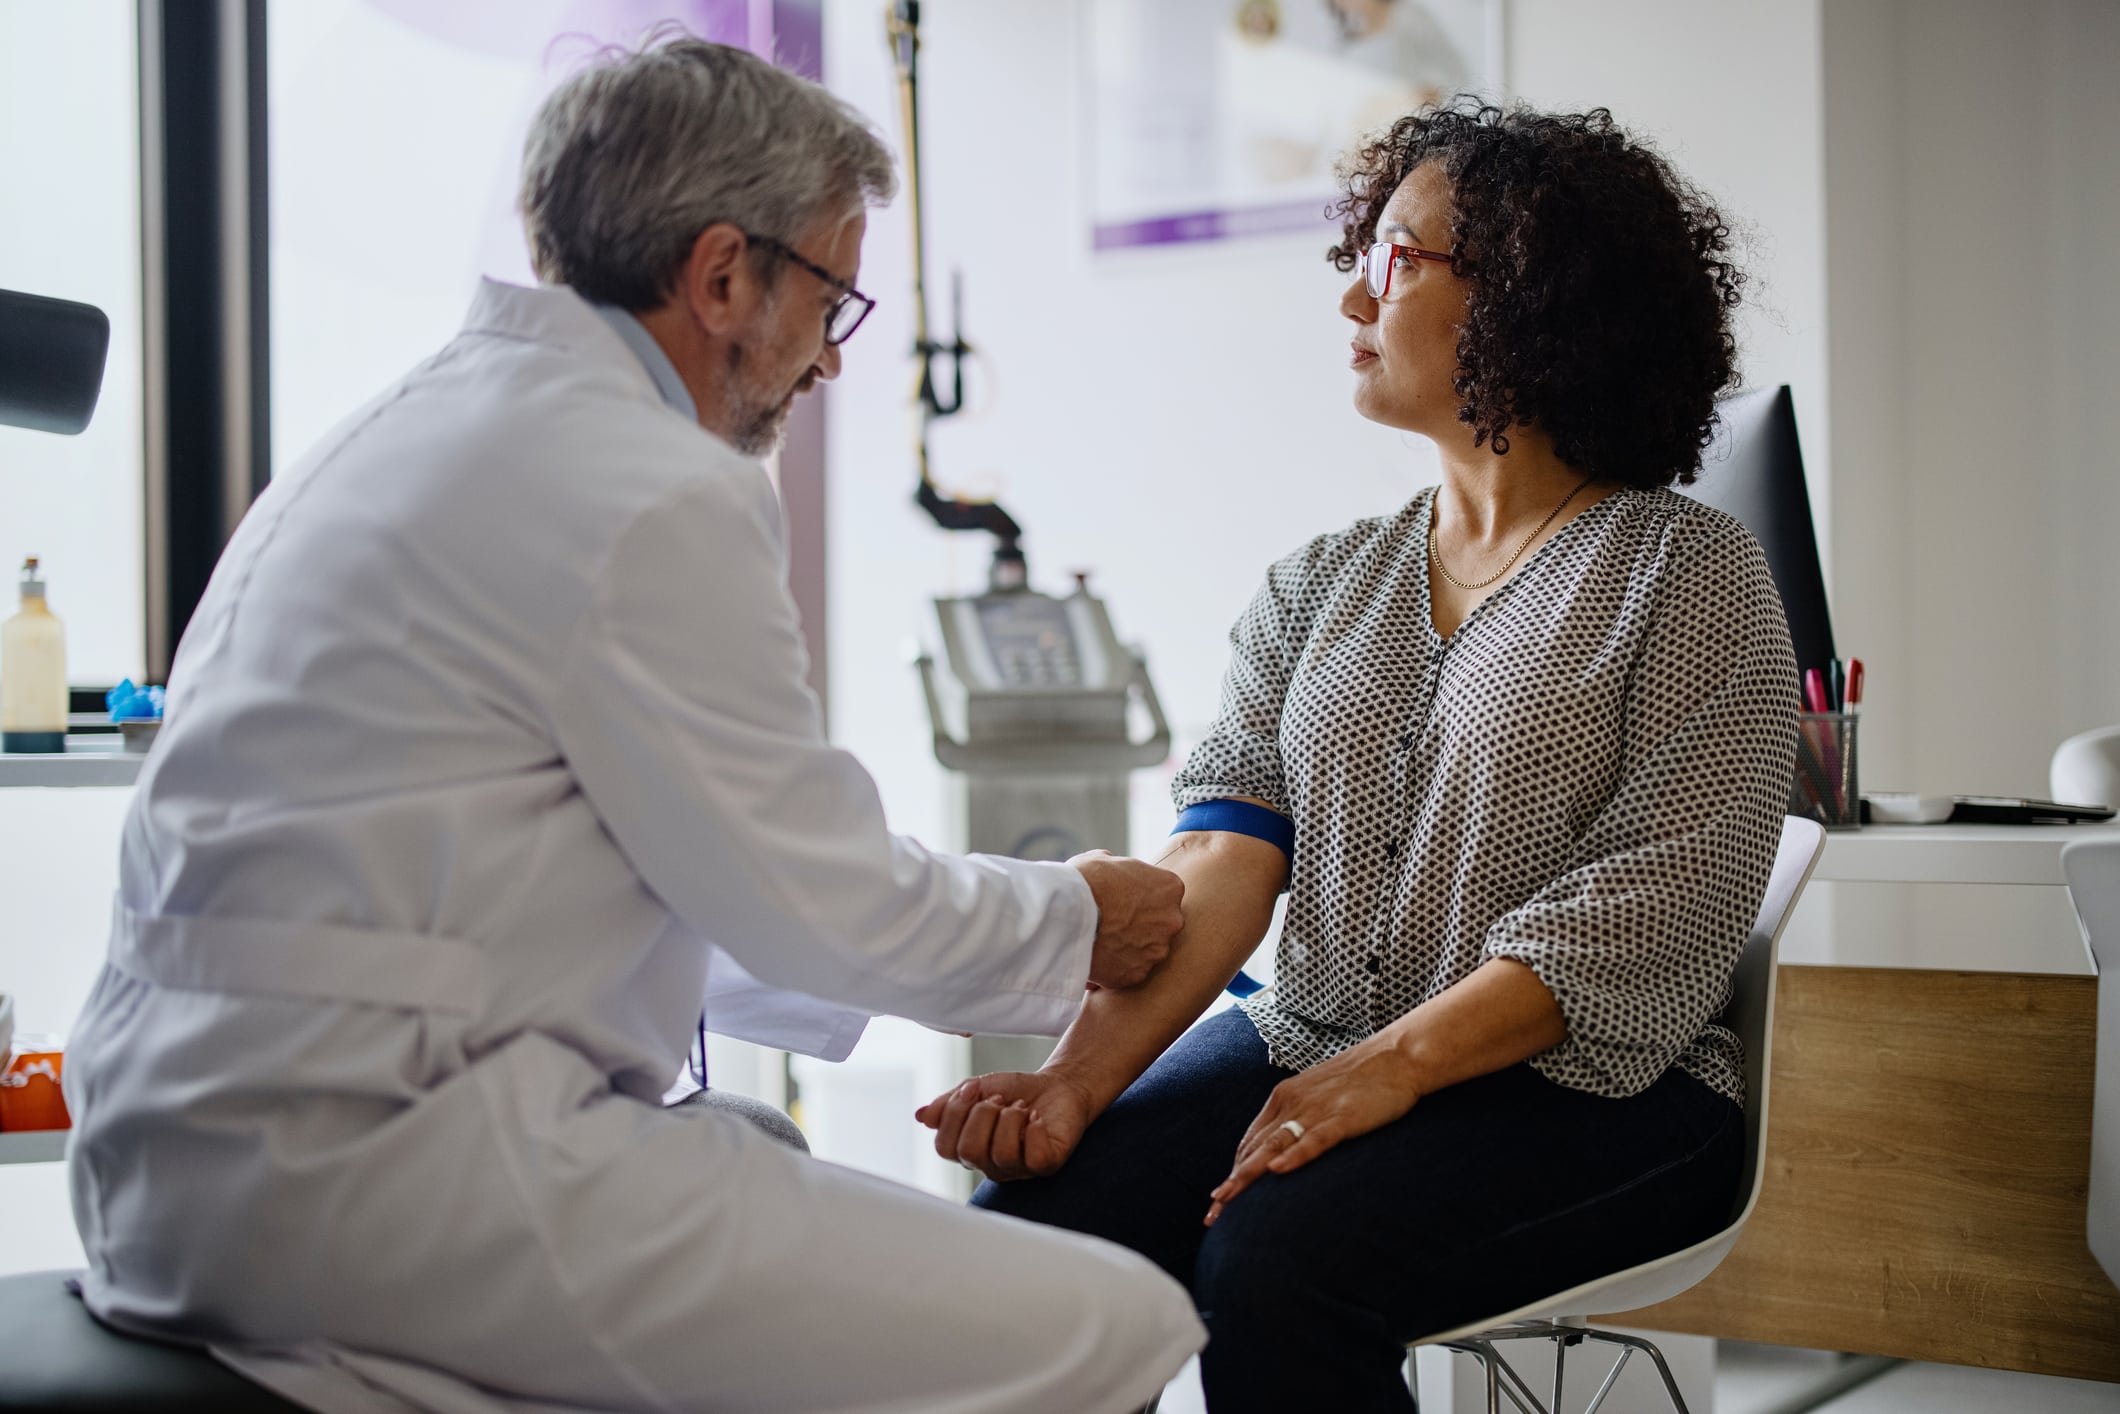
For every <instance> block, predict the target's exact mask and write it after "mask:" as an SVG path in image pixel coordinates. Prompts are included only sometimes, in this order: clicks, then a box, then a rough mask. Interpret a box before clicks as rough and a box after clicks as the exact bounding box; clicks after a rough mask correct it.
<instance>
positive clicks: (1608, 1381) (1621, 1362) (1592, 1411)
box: [1583, 1347, 1634, 1414]
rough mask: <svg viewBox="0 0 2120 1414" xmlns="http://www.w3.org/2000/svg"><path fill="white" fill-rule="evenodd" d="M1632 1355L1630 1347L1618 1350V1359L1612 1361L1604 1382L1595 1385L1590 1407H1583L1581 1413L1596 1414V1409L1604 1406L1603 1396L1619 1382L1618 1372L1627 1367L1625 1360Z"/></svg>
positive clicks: (1610, 1391)
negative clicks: (1595, 1391)
mask: <svg viewBox="0 0 2120 1414" xmlns="http://www.w3.org/2000/svg"><path fill="white" fill-rule="evenodd" d="M1633 1356H1634V1351H1633V1349H1632V1348H1631V1347H1630V1348H1623V1349H1622V1350H1621V1351H1620V1353H1619V1359H1617V1360H1615V1361H1613V1362H1612V1370H1611V1372H1610V1373H1609V1374H1607V1375H1606V1376H1605V1382H1604V1383H1603V1384H1601V1385H1599V1386H1598V1387H1597V1393H1596V1394H1595V1395H1593V1396H1591V1399H1590V1407H1589V1408H1588V1409H1585V1410H1584V1411H1583V1414H1597V1411H1598V1410H1600V1409H1602V1408H1604V1407H1605V1396H1606V1395H1608V1394H1610V1393H1612V1386H1614V1385H1616V1384H1618V1383H1619V1372H1620V1371H1621V1370H1624V1369H1626V1368H1627V1361H1628V1360H1630V1359H1632V1358H1633Z"/></svg>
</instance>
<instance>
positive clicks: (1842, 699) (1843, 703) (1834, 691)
mask: <svg viewBox="0 0 2120 1414" xmlns="http://www.w3.org/2000/svg"><path fill="white" fill-rule="evenodd" d="M1826 701H1828V702H1830V703H1832V704H1833V710H1834V711H1836V712H1845V711H1846V710H1847V709H1848V665H1847V664H1845V663H1843V662H1841V661H1840V659H1838V658H1835V659H1834V660H1833V662H1832V666H1831V667H1829V668H1828V669H1827V670H1826Z"/></svg>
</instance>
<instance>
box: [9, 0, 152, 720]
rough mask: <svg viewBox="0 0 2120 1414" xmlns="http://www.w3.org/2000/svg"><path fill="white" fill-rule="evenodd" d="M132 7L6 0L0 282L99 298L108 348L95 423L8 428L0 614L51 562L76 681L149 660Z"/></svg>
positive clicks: (124, 671)
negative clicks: (79, 429)
mask: <svg viewBox="0 0 2120 1414" xmlns="http://www.w3.org/2000/svg"><path fill="white" fill-rule="evenodd" d="M135 14H136V10H135V7H134V6H133V5H130V4H121V3H118V0H101V3H96V4H64V5H54V4H51V3H48V0H0V193H4V195H0V288H6V289H10V290H24V291H28V292H29V293H32V294H40V295H53V296H56V297H58V298H60V299H70V300H79V301H81V302H82V303H84V304H92V305H95V306H97V307H98V308H100V309H102V311H103V312H104V313H105V314H107V315H109V316H110V358H109V362H108V364H107V366H106V370H105V372H104V376H103V393H102V397H101V399H100V400H99V401H98V403H97V406H96V415H95V419H94V421H92V422H91V423H90V424H89V426H88V430H87V431H85V432H83V433H81V434H80V435H79V436H77V437H58V436H54V435H52V434H51V433H48V432H30V431H26V430H24V429H22V428H16V427H0V571H4V576H0V597H4V606H0V617H5V616H6V615H7V614H11V613H13V612H14V598H15V592H14V580H15V575H14V571H15V569H16V568H17V567H18V566H19V565H20V564H21V563H22V560H23V558H24V557H25V556H28V555H36V556H39V557H40V558H42V559H43V561H44V564H45V567H46V571H47V574H48V577H49V582H50V586H51V603H52V609H53V611H54V612H56V613H57V614H58V615H59V616H60V618H61V619H63V620H64V621H65V623H66V630H67V665H68V669H69V676H70V677H71V678H72V680H73V681H75V682H78V683H113V682H116V681H117V680H118V679H119V678H122V677H129V676H130V677H137V676H138V675H139V674H140V672H141V664H142V663H143V662H144V661H145V654H146V650H145V629H144V623H145V609H144V607H143V604H144V599H143V591H142V579H141V576H142V573H143V570H142V565H143V557H142V554H141V544H142V540H141V535H142V532H141V522H140V517H141V506H142V500H143V494H142V479H141V467H140V457H141V450H140V448H141V442H140V436H141V433H140V366H141V364H140V118H139V104H138V99H137V90H138V70H139V65H138V59H137V56H136V52H135V51H136V35H135Z"/></svg>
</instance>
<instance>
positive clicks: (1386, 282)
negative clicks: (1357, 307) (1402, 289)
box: [1362, 241, 1450, 299]
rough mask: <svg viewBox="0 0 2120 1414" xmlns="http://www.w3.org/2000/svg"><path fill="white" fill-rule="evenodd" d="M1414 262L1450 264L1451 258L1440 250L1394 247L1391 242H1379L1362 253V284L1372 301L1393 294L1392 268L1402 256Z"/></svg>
mask: <svg viewBox="0 0 2120 1414" xmlns="http://www.w3.org/2000/svg"><path fill="white" fill-rule="evenodd" d="M1402 255H1403V256H1406V257H1407V258H1409V259H1412V260H1440V261H1442V262H1443V264H1445V265H1448V264H1449V263H1450V257H1449V256H1447V255H1445V254H1443V252H1441V251H1439V250H1422V249H1421V248H1420V247H1419V246H1417V245H1393V244H1392V243H1391V242H1390V241H1378V242H1377V243H1376V244H1375V245H1373V246H1371V247H1370V248H1369V249H1368V250H1366V251H1364V252H1363V253H1362V283H1363V284H1364V285H1366V286H1367V287H1368V289H1369V297H1370V298H1371V299H1382V298H1384V296H1386V295H1388V294H1390V293H1391V267H1392V266H1394V265H1396V264H1398V258H1399V257H1400V256H1402Z"/></svg>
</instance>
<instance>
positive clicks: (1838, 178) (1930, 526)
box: [1822, 0, 2120, 972]
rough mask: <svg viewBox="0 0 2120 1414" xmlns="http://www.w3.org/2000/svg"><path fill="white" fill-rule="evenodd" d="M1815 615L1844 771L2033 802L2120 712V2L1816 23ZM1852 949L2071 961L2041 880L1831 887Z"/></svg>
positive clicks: (2070, 930) (1882, 958)
mask: <svg viewBox="0 0 2120 1414" xmlns="http://www.w3.org/2000/svg"><path fill="white" fill-rule="evenodd" d="M1822 40H1823V52H1824V60H1825V64H1824V75H1825V89H1824V113H1825V132H1826V137H1827V144H1826V184H1827V214H1828V231H1829V237H1828V245H1827V255H1828V260H1827V281H1828V292H1829V296H1830V300H1831V309H1832V313H1833V319H1832V339H1831V353H1830V360H1829V363H1830V369H1831V377H1830V390H1831V391H1830V398H1831V403H1832V408H1833V421H1832V448H1833V451H1832V455H1833V464H1834V466H1835V467H1836V468H1837V470H1838V475H1837V476H1836V477H1835V478H1834V480H1833V483H1832V487H1831V494H1832V502H1833V509H1832V540H1831V549H1832V559H1833V562H1834V564H1835V566H1836V575H1835V589H1836V594H1835V599H1834V613H1835V618H1836V627H1837V629H1838V633H1839V638H1840V641H1841V644H1842V645H1843V651H1845V652H1852V653H1856V654H1859V655H1861V656H1862V657H1863V658H1864V659H1865V661H1866V662H1867V663H1868V665H1869V667H1870V674H1869V681H1870V692H1869V699H1870V700H1869V703H1868V705H1867V707H1866V709H1865V713H1864V719H1863V738H1864V739H1863V768H1862V769H1863V778H1864V780H1865V782H1866V783H1869V784H1870V785H1872V786H1897V787H1899V788H1901V789H1913V790H1925V791H1934V792H1940V793H1952V792H1959V793H1975V792H1993V793H1997V794H2008V795H2043V794H2045V793H2046V790H2047V779H2046V773H2047V759H2048V757H2049V756H2050V754H2051V753H2052V751H2053V749H2054V746H2055V745H2056V744H2057V743H2058V742H2059V741H2060V740H2061V739H2062V738H2063V737H2065V736H2067V735H2070V734H2072V733H2074V732H2077V731H2081V730H2084V729H2085V728H2088V727H2092V726H2098V725H2103V724H2106V723H2111V722H2120V599H2116V596H2115V594H2114V592H2113V588H2112V584H2113V580H2112V576H2111V571H2110V569H2109V568H2108V566H2109V564H2110V560H2111V552H2110V548H2109V547H2110V545H2111V543H2112V539H2113V534H2114V529H2115V527H2116V526H2120V455H2116V453H2115V450H2114V447H2115V443H2116V438H2120V417H2116V414H2115V412H2114V408H2113V403H2112V397H2111V390H2112V389H2113V387H2114V386H2115V384H2116V383H2120V279H2116V277H2115V274H2114V271H2113V267H2112V260H2111V251H2112V248H2113V235H2112V233H2113V232H2114V230H2116V229H2120V153H2116V152H2115V150H2114V148H2113V143H2112V139H2113V135H2114V134H2115V133H2120V91H2116V89H2115V86H2114V82H2113V80H2114V78H2115V76H2116V75H2120V8H2116V7H2114V6H2112V5H2110V4H2106V3H2103V2H2102V0H2026V3H2022V4H2018V5H2012V6H1999V7H1998V6H1992V5H1985V4H1979V3H1972V2H1971V0H1920V3H1918V4H1917V3H1911V0H1846V2H1845V3H1839V4H1834V5H1831V6H1828V7H1827V9H1826V11H1825V19H1824V27H1823V34H1822ZM1839 894H1840V898H1839V900H1838V902H1837V905H1836V907H1837V925H1838V926H1837V929H1836V934H1837V946H1838V947H1839V949H1840V950H1841V953H1842V955H1843V956H1847V955H1850V953H1849V950H1850V949H1853V948H1857V947H1860V948H1861V949H1862V954H1861V955H1862V956H1863V957H1864V958H1865V959H1866V960H1870V961H1876V962H1880V963H1893V962H1903V961H1906V960H1910V959H1912V958H1913V957H1915V956H1916V955H1917V948H1918V955H1920V956H1922V957H1925V958H1928V959H1931V960H1932V965H1933V962H1935V961H1940V962H1943V963H1946V964H1948V963H1950V962H1952V961H1954V960H1955V961H1957V962H1959V963H1962V964H1964V965H1970V966H1979V965H1982V961H1983V959H1984V957H1985V956H1986V955H1987V954H1988V952H1989V951H1990V949H1991V947H1992V943H1993V940H1995V939H1997V938H2002V937H2006V938H2010V939H2012V940H2013V942H2014V943H2015V944H2016V946H2017V949H2018V950H2021V951H2022V952H2023V953H2024V954H2025V955H2026V956H2027V957H2028V959H2029V960H2028V961H2027V962H2026V963H2025V964H2023V965H2024V966H2025V967H2026V968H2027V970H2043V971H2071V972H2082V971H2085V970H2086V967H2087V965H2086V961H2085V958H2084V956H2083V950H2082V948H2081V946H2080V944H2079V942H2078V941H2077V938H2076V932H2075V928H2074V922H2073V918H2072V917H2071V915H2070V913H2069V910H2068V905H2067V901H2066V899H2065V897H2064V896H2062V895H2061V894H2060V892H2059V891H2058V890H2051V889H2022V890H1996V889H1979V890H1957V889H1950V888H1932V889H1921V890H1909V889H1885V888H1881V887H1870V888H1863V889H1859V890H1858V889H1854V888H1842V889H1841V890H1839Z"/></svg>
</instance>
